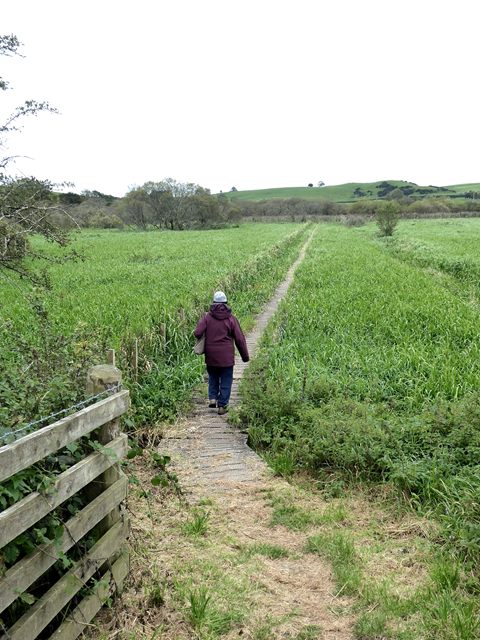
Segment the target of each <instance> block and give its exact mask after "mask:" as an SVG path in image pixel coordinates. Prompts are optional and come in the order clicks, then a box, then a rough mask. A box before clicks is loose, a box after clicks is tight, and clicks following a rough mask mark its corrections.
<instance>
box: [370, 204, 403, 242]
mask: <svg viewBox="0 0 480 640" xmlns="http://www.w3.org/2000/svg"><path fill="white" fill-rule="evenodd" d="M399 216H400V207H399V205H398V204H397V203H396V202H392V201H390V202H385V203H382V204H381V205H380V206H379V207H378V209H377V211H376V213H375V221H376V223H377V226H378V229H379V232H380V235H381V236H392V235H393V232H394V231H395V227H396V226H397V224H398V218H399Z"/></svg>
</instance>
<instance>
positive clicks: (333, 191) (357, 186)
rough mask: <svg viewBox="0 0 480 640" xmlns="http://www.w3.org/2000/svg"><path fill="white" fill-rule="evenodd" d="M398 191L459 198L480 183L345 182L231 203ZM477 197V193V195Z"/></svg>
mask: <svg viewBox="0 0 480 640" xmlns="http://www.w3.org/2000/svg"><path fill="white" fill-rule="evenodd" d="M393 189H400V190H401V191H403V192H404V195H407V196H408V195H411V196H415V197H432V196H443V197H452V198H458V197H462V196H463V194H464V193H466V192H469V191H477V192H480V183H472V184H457V185H450V186H447V187H436V186H432V185H429V186H419V185H417V184H415V183H414V182H407V181H405V180H381V181H378V182H347V183H346V184H339V185H332V186H325V187H280V188H277V189H257V190H253V191H231V192H229V193H228V194H226V195H228V197H229V198H231V199H232V200H250V201H257V202H258V201H260V200H272V199H276V198H304V199H306V200H330V201H331V202H355V201H356V200H359V199H362V198H367V199H377V198H383V197H385V196H386V195H387V194H388V192H389V191H392V190H393ZM479 195H480V193H479Z"/></svg>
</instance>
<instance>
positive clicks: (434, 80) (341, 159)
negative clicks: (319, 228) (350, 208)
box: [0, 0, 480, 195]
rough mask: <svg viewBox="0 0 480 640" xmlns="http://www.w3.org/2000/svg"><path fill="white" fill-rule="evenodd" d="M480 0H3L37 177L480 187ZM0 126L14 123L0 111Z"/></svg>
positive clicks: (26, 145) (121, 189)
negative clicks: (29, 106) (30, 111)
mask: <svg viewBox="0 0 480 640" xmlns="http://www.w3.org/2000/svg"><path fill="white" fill-rule="evenodd" d="M479 18H480V3H479V2H478V0H449V1H446V0H435V1H433V0H403V1H402V2H398V1H393V0H362V1H360V0H328V1H322V0H317V1H314V0H288V1H287V0H256V1H254V0H242V1H241V2H233V1H232V0H156V1H155V0H135V1H132V0H128V1H126V0H95V1H94V0H82V2H73V1H71V0H70V1H68V0H41V1H40V0H2V6H1V26H0V32H1V33H3V34H8V33H14V34H15V35H17V36H18V38H19V39H20V40H21V42H23V43H24V47H23V49H22V52H23V54H24V55H25V56H26V57H25V58H23V59H21V58H2V59H0V64H1V71H0V75H1V76H2V77H4V78H5V79H7V80H9V81H10V84H11V86H12V89H11V90H10V91H8V92H2V94H0V100H1V102H0V115H1V116H2V117H4V116H5V115H6V114H7V113H8V112H9V110H10V108H13V107H14V106H15V105H17V104H20V103H21V102H22V101H23V100H24V99H26V98H35V99H37V100H42V99H45V100H48V101H49V102H50V103H51V104H52V105H54V106H56V107H58V109H59V110H60V111H61V115H58V116H54V115H47V114H44V115H41V116H39V117H38V118H32V119H31V121H29V122H28V124H27V125H26V126H25V128H24V130H23V131H22V133H21V134H16V135H15V136H11V137H10V140H9V152H10V153H18V154H25V155H27V156H29V157H30V158H31V159H26V158H23V159H21V160H19V161H18V162H17V167H18V169H19V170H21V171H22V172H24V173H25V174H28V175H30V174H32V175H36V176H37V177H41V178H50V179H51V180H54V181H63V180H69V181H72V182H74V183H75V190H77V191H80V190H83V189H98V190H100V191H103V192H106V193H112V194H115V195H123V194H124V193H125V192H126V191H127V190H128V188H129V187H131V186H132V185H140V184H142V183H144V182H146V181H147V180H161V179H163V178H165V177H173V178H176V179H177V180H181V181H189V182H196V183H199V184H201V185H202V186H204V187H208V188H210V189H212V191H213V192H215V191H219V190H220V189H222V190H224V191H228V190H229V189H230V188H231V187H232V186H236V187H237V188H238V189H255V188H267V187H278V186H300V185H306V184H307V183H308V182H313V183H316V182H317V181H318V180H324V181H325V182H326V183H327V184H338V183H342V182H350V181H373V180H381V179H388V178H390V179H404V180H412V181H414V182H417V183H419V184H437V185H440V184H443V185H445V184H455V183H463V182H478V181H480V172H479V170H478V164H477V158H476V156H477V154H478V149H479V142H480V126H479V103H478V96H479V89H478V69H479V46H478V39H479V36H478V29H479V24H480V22H479ZM1 121H2V122H3V120H1Z"/></svg>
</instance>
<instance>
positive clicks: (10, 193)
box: [0, 35, 68, 281]
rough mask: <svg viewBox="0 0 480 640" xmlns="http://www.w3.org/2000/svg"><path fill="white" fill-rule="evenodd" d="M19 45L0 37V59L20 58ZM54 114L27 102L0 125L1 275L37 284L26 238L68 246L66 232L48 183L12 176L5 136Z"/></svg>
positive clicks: (0, 86) (2, 86)
mask: <svg viewBox="0 0 480 640" xmlns="http://www.w3.org/2000/svg"><path fill="white" fill-rule="evenodd" d="M20 46H21V44H20V42H19V40H18V38H17V37H16V36H14V35H3V36H2V35H0V55H3V56H14V55H18V56H21V54H20V53H19V51H18V50H19V48H20ZM8 88H9V83H8V82H7V81H6V80H5V79H4V78H0V90H2V91H6V90H7V89H8ZM43 111H47V112H51V113H56V109H54V108H53V107H51V106H50V105H49V104H48V102H38V101H36V100H28V101H26V102H25V103H24V104H23V105H21V106H19V107H17V108H16V109H15V110H14V112H13V113H11V114H10V115H9V116H8V117H7V118H6V120H5V121H4V122H3V124H0V149H1V150H2V155H3V157H0V273H1V274H3V275H4V276H6V275H7V273H12V272H14V273H17V274H19V275H20V276H21V277H28V278H30V279H32V280H37V281H39V279H38V277H36V276H35V275H34V273H33V271H32V270H31V269H30V268H28V267H27V266H26V263H25V260H24V258H25V257H26V256H32V257H40V256H41V255H42V254H40V253H39V252H38V251H35V253H34V252H33V250H32V249H31V246H30V243H29V236H30V235H32V234H40V235H42V236H44V237H45V238H47V239H48V240H50V241H52V242H56V243H58V244H60V245H62V246H63V245H65V244H67V242H68V237H67V234H66V232H65V231H64V230H63V229H62V228H60V227H59V226H58V224H57V223H56V222H55V215H54V214H55V213H57V214H58V211H59V207H58V204H57V203H56V202H55V198H54V197H53V194H52V188H53V185H52V183H50V182H49V181H48V180H39V179H37V178H34V177H22V178H19V177H18V176H16V175H15V174H12V172H11V171H10V168H11V167H12V166H13V165H14V161H15V159H16V157H15V156H12V155H8V154H7V153H6V148H7V139H8V135H9V134H10V133H11V132H13V131H18V130H19V129H21V122H22V120H23V118H25V117H27V116H35V115H38V114H39V113H40V112H43Z"/></svg>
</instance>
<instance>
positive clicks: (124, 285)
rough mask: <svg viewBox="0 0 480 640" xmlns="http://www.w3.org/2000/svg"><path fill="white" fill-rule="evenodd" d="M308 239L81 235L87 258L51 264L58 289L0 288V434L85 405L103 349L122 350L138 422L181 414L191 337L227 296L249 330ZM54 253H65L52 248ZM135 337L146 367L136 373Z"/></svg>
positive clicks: (253, 232) (275, 233) (248, 229)
mask: <svg viewBox="0 0 480 640" xmlns="http://www.w3.org/2000/svg"><path fill="white" fill-rule="evenodd" d="M301 233H302V227H301V226H300V225H296V226H295V225H262V226H260V227H259V226H254V225H244V226H242V227H239V228H231V229H224V230H213V231H201V232H194V231H185V232H153V231H152V232H144V233H142V232H118V231H95V232H92V231H85V232H81V233H80V234H78V235H77V237H76V238H75V240H74V242H73V245H72V247H73V249H74V250H75V251H76V252H78V254H79V256H80V257H79V259H77V260H75V261H67V262H65V263H63V264H52V265H48V273H49V276H50V279H51V283H52V288H51V290H50V291H48V292H46V293H45V292H44V291H38V290H36V289H35V288H27V285H25V284H24V283H14V284H11V285H5V284H2V298H1V317H0V349H1V352H2V359H1V362H2V375H1V376H0V379H1V382H0V420H1V423H2V425H3V427H4V428H6V429H9V428H11V427H14V426H15V425H21V424H22V423H24V422H26V421H29V420H32V419H34V418H36V417H38V416H43V415H47V414H48V413H50V412H51V411H54V410H57V409H58V408H63V407H66V406H69V405H70V404H72V403H73V401H74V400H76V399H78V398H79V397H82V396H83V393H84V384H85V372H86V368H87V367H88V366H89V365H91V364H94V363H97V362H102V361H104V359H105V350H106V349H107V348H115V349H117V351H118V357H119V366H120V368H121V369H122V370H123V372H124V374H125V375H126V378H127V381H128V382H129V383H130V382H131V383H132V384H131V387H132V395H133V398H134V403H135V409H134V412H133V415H132V418H131V420H132V421H133V422H135V421H136V422H137V423H138V422H145V421H148V422H150V424H152V423H155V422H156V421H158V420H160V419H165V418H170V417H173V416H174V415H176V413H177V412H178V411H179V410H180V408H181V406H182V403H185V402H186V401H187V399H188V396H189V391H190V389H191V387H192V385H193V384H194V383H195V382H198V380H199V379H200V378H201V371H202V366H201V362H200V360H201V359H200V358H198V357H197V358H195V357H194V356H193V354H192V353H191V347H192V335H191V332H192V330H193V327H194V325H195V322H196V320H197V319H198V317H199V315H200V314H201V313H202V311H204V310H206V309H208V305H209V302H210V298H211V295H212V292H213V291H214V290H215V289H218V288H220V289H222V288H223V289H225V290H226V291H227V292H228V294H229V297H230V300H231V302H232V304H233V307H234V309H235V313H236V314H237V315H238V316H239V318H240V320H241V322H242V323H243V324H244V326H245V327H247V328H248V327H249V326H250V325H251V322H252V317H253V314H254V313H255V312H257V311H258V310H259V309H260V308H261V306H262V304H263V303H264V302H265V300H266V299H268V297H269V295H270V294H271V292H272V291H273V288H274V286H275V284H276V283H277V282H278V281H279V280H280V279H281V277H282V276H283V274H284V272H285V271H286V269H287V267H288V265H289V263H290V261H291V259H292V257H293V254H294V252H295V248H296V247H297V246H298V244H299V242H300V236H299V234H300V235H301ZM38 242H40V241H38ZM51 255H52V256H53V255H59V254H58V252H57V251H56V250H55V249H54V248H53V247H52V248H51ZM136 339H137V340H138V343H139V370H138V371H135V372H133V371H132V370H131V369H132V368H131V362H132V345H133V344H134V342H135V340H136ZM134 374H135V375H134ZM133 376H134V377H133Z"/></svg>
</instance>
